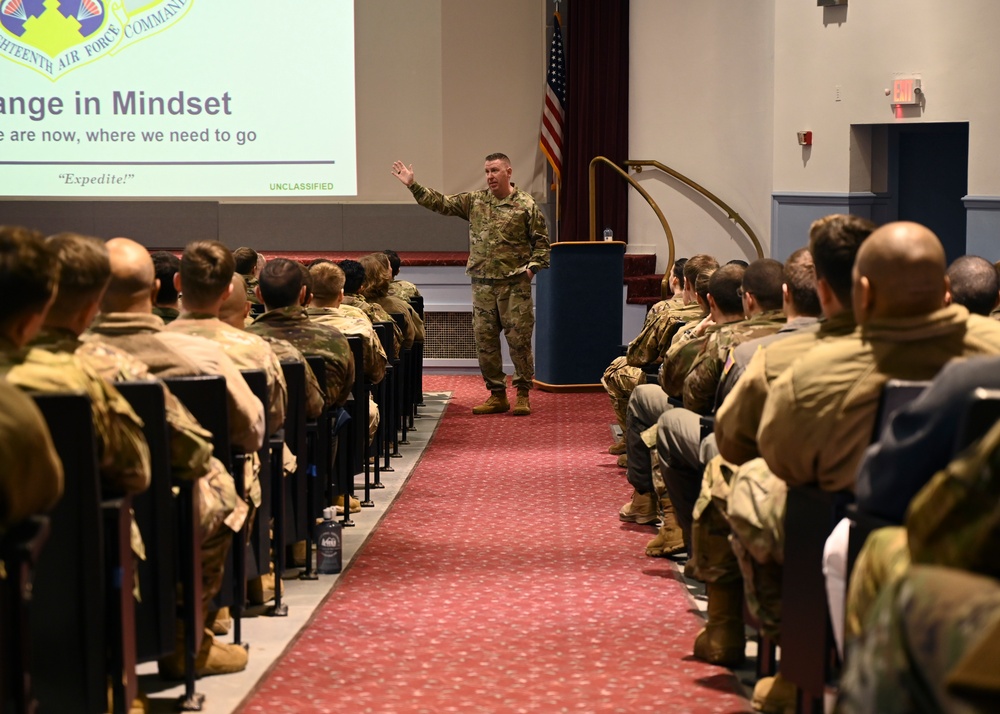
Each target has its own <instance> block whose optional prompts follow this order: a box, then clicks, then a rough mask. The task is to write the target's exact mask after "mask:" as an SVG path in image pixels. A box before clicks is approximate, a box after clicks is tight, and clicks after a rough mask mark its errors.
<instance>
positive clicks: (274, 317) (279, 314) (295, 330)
mask: <svg viewBox="0 0 1000 714" xmlns="http://www.w3.org/2000/svg"><path fill="white" fill-rule="evenodd" d="M300 265H301V264H300V263H297V262H296V261H293V260H288V259H287V258H275V259H274V260H271V261H269V262H268V263H267V265H265V266H264V271H263V272H262V273H261V274H260V282H259V284H258V285H257V297H259V298H260V299H261V301H262V302H263V303H264V306H265V308H266V311H265V312H264V314H263V315H260V316H259V317H258V318H257V319H256V320H254V321H253V323H252V324H251V325H250V326H249V327H248V328H247V329H248V330H249V331H250V332H252V333H254V334H255V335H270V336H272V337H278V338H280V339H283V340H287V341H288V342H291V343H292V344H293V345H294V346H295V347H296V348H297V349H299V350H300V351H301V352H302V353H303V354H305V355H320V356H321V357H323V362H324V363H325V364H326V391H327V399H328V401H329V403H330V404H332V405H335V406H341V405H343V404H344V402H346V401H347V397H348V396H349V395H350V393H351V388H352V386H353V384H354V357H353V355H352V354H351V347H350V345H349V344H348V343H347V338H346V337H344V335H343V334H341V332H340V330H337V329H336V328H333V327H330V326H328V325H319V324H316V323H314V322H312V321H311V320H310V319H309V316H308V315H307V314H306V310H305V308H304V307H302V302H303V301H304V300H305V296H306V292H307V290H308V288H307V286H306V284H305V282H304V281H303V275H302V270H301V269H300V267H299V266H300Z"/></svg>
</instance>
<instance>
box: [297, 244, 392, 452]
mask: <svg viewBox="0 0 1000 714" xmlns="http://www.w3.org/2000/svg"><path fill="white" fill-rule="evenodd" d="M309 273H310V275H311V276H312V283H313V299H312V303H311V306H310V307H308V308H306V314H307V315H308V316H309V319H310V320H312V321H313V322H316V323H318V324H320V325H330V326H331V327H335V328H337V329H338V330H340V331H341V332H342V333H343V334H345V335H358V336H360V337H361V340H362V345H363V348H364V361H365V363H364V373H365V378H366V379H367V380H368V381H369V382H370V383H372V384H378V383H379V382H381V381H382V379H383V378H384V377H385V368H386V364H387V363H388V360H387V358H386V355H385V350H384V349H383V348H382V341H381V340H380V339H379V337H378V335H376V334H375V328H373V327H372V323H371V321H369V320H368V318H367V317H363V316H362V317H358V316H357V315H348V314H347V313H345V312H344V311H343V310H341V304H342V303H343V300H344V271H343V270H341V269H340V267H339V266H338V265H336V264H334V263H321V264H319V265H314V266H313V267H312V268H310V269H309ZM357 367H358V365H355V369H357ZM368 415H369V420H368V437H369V441H370V440H371V439H372V438H374V436H375V430H376V429H377V428H378V420H379V411H378V405H376V404H375V400H374V399H372V396H371V394H369V395H368Z"/></svg>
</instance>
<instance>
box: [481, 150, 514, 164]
mask: <svg viewBox="0 0 1000 714" xmlns="http://www.w3.org/2000/svg"><path fill="white" fill-rule="evenodd" d="M486 161H488V162H489V161H503V162H504V163H505V164H507V165H508V166H510V158H509V157H508V156H507V154H501V153H500V152H499V151H498V152H496V153H493V154H490V155H489V156H487V157H486Z"/></svg>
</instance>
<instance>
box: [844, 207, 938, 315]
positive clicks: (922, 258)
mask: <svg viewBox="0 0 1000 714" xmlns="http://www.w3.org/2000/svg"><path fill="white" fill-rule="evenodd" d="M946 266H947V264H946V262H945V255H944V248H943V247H942V246H941V241H940V240H938V237H937V236H936V235H934V233H933V232H932V231H931V230H930V229H928V228H926V227H925V226H922V225H920V224H919V223H910V222H906V221H900V222H896V223H887V224H886V225H884V226H882V227H881V228H879V229H877V230H875V231H874V232H873V233H872V234H871V235H870V236H869V237H868V239H867V240H866V241H865V242H864V243H862V244H861V247H860V248H859V249H858V256H857V259H856V260H855V263H854V273H853V277H854V286H853V291H852V299H853V303H854V316H855V319H856V320H857V321H858V324H862V325H863V324H865V323H866V322H868V321H870V320H872V319H873V318H889V319H892V318H902V317H915V316H917V315H926V314H928V313H931V312H933V311H935V310H938V309H940V308H941V307H942V306H943V305H944V299H945V294H946V293H947V291H948V279H947V277H946V276H945V271H946Z"/></svg>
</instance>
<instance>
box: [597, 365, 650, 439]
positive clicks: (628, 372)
mask: <svg viewBox="0 0 1000 714" xmlns="http://www.w3.org/2000/svg"><path fill="white" fill-rule="evenodd" d="M645 383H646V373H645V372H643V371H642V369H640V368H639V367H633V366H632V365H630V364H629V363H628V362H626V361H625V357H615V359H614V360H613V361H612V362H611V364H610V365H608V368H607V369H606V370H604V376H602V377H601V384H602V385H604V389H605V390H606V391H607V392H608V396H609V397H611V408H612V409H614V410H615V417H616V418H617V419H618V426H620V427H621V429H622V433H624V432H625V410H626V409H628V398H629V397H631V396H632V390H633V389H635V388H636V386H638V385H640V384H645Z"/></svg>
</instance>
